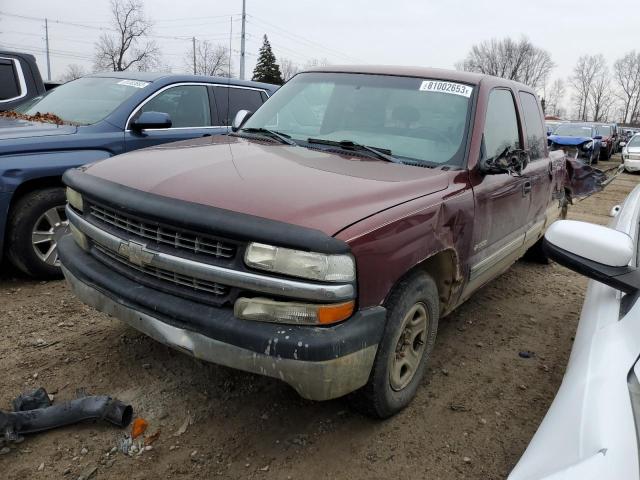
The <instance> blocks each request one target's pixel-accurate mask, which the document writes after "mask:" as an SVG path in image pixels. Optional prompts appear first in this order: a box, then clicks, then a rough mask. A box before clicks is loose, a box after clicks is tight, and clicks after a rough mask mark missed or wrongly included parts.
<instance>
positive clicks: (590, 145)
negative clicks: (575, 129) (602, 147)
mask: <svg viewBox="0 0 640 480" xmlns="http://www.w3.org/2000/svg"><path fill="white" fill-rule="evenodd" d="M592 148H593V142H587V143H585V144H583V145H582V149H583V150H591V149H592Z"/></svg>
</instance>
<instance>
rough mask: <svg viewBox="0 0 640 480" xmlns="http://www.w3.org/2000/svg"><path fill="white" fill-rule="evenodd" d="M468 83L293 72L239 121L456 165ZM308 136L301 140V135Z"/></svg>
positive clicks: (414, 159)
mask: <svg viewBox="0 0 640 480" xmlns="http://www.w3.org/2000/svg"><path fill="white" fill-rule="evenodd" d="M472 93H473V87H471V86H469V85H465V84H461V83H456V82H449V81H443V80H432V79H424V78H413V77H394V76H388V75H366V74H352V73H324V72H310V73H303V74H300V75H297V76H295V77H294V78H293V79H292V80H291V81H289V82H288V83H287V84H285V85H284V86H283V87H282V88H281V89H280V90H278V92H276V94H275V95H274V96H273V97H272V98H270V99H269V100H268V101H267V102H266V103H265V104H264V105H263V106H262V107H261V108H260V109H259V110H258V111H257V112H256V113H255V114H254V115H253V116H252V117H251V118H250V119H249V120H248V121H247V123H246V124H245V125H244V126H243V129H248V130H249V129H269V130H272V131H277V132H279V133H281V134H285V135H287V136H288V137H290V138H291V139H292V140H294V141H296V142H297V143H298V144H299V145H302V146H309V147H312V148H321V143H320V142H319V141H318V140H327V141H329V142H333V143H334V145H333V147H332V148H334V149H335V142H343V143H346V142H352V143H354V144H359V145H366V146H368V147H373V148H375V149H379V150H383V151H386V152H390V154H391V155H393V156H394V157H396V158H398V159H399V160H401V161H402V160H403V159H406V160H409V161H411V163H417V162H419V163H423V164H425V165H429V166H431V165H444V164H448V165H452V166H461V165H462V164H463V161H464V151H465V145H466V142H465V139H466V137H467V125H468V117H469V112H470V108H469V107H470V104H471V96H472ZM309 139H312V140H314V141H313V142H311V143H309V142H308V140H309Z"/></svg>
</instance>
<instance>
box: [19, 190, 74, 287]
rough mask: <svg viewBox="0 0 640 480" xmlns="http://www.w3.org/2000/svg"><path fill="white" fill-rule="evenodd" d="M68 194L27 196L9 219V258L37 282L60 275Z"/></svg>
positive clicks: (44, 192) (45, 192)
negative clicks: (60, 247) (61, 247)
mask: <svg viewBox="0 0 640 480" xmlns="http://www.w3.org/2000/svg"><path fill="white" fill-rule="evenodd" d="M65 203H66V199H65V194H64V189H63V188H60V187H53V188H47V189H44V190H36V191H33V192H29V193H27V194H25V195H24V196H23V197H22V198H20V199H19V200H18V201H17V202H16V204H15V205H14V206H13V208H12V210H11V213H10V216H9V225H8V228H9V238H8V240H9V241H8V252H7V253H8V257H9V260H10V261H11V263H13V264H14V265H15V266H16V267H17V268H18V269H20V270H22V271H23V272H24V273H26V274H27V275H30V276H33V277H38V278H56V277H59V276H60V275H61V271H60V260H59V259H58V240H59V239H60V238H61V237H62V236H63V235H65V234H66V233H67V232H68V228H69V222H68V220H67V217H66V215H65V210H64V208H65Z"/></svg>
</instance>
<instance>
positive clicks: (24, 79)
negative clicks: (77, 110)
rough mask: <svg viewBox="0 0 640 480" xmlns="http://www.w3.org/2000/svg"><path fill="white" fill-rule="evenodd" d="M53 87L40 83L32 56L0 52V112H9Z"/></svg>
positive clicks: (39, 76) (40, 79) (38, 72)
mask: <svg viewBox="0 0 640 480" xmlns="http://www.w3.org/2000/svg"><path fill="white" fill-rule="evenodd" d="M55 86H56V84H54V83H51V84H45V82H43V81H42V76H41V75H40V70H39V69H38V65H37V63H36V58H35V57H34V56H33V55H30V54H28V53H18V52H7V51H0V111H4V110H11V109H12V108H15V107H16V106H18V105H20V104H21V103H23V102H25V101H27V100H29V99H31V98H33V97H36V96H38V95H42V94H43V93H45V92H46V91H47V90H50V89H51V88H54V87H55Z"/></svg>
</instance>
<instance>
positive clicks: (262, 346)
mask: <svg viewBox="0 0 640 480" xmlns="http://www.w3.org/2000/svg"><path fill="white" fill-rule="evenodd" d="M565 175H566V165H565V158H564V156H563V154H562V152H551V153H550V152H548V151H547V145H546V135H545V130H544V123H543V116H542V110H541V108H540V104H539V102H538V99H537V98H536V96H535V93H534V92H533V90H531V89H530V88H529V87H527V86H525V85H522V84H519V83H514V82H511V81H507V80H504V79H499V78H495V77H490V76H485V75H478V74H472V73H465V72H456V71H446V70H436V69H426V68H402V67H362V66H358V67H335V66H331V67H325V68H320V69H317V70H314V71H309V72H305V73H300V74H298V75H296V76H295V77H294V78H293V79H292V80H290V81H289V82H288V83H287V84H286V85H285V86H283V87H282V88H281V89H280V90H279V91H278V92H277V93H276V94H275V95H274V96H273V97H272V98H271V99H269V100H268V101H267V102H266V103H265V104H264V105H263V106H262V107H261V108H260V109H259V110H257V111H256V112H255V113H253V114H252V115H251V113H250V112H246V111H244V112H239V114H238V116H237V118H236V121H235V122H234V133H231V134H230V135H228V136H214V137H208V138H200V139H195V140H189V141H186V142H180V143H175V144H170V145H163V146H160V147H155V148H150V149H145V150H140V151H137V152H133V153H127V154H124V155H119V156H117V157H114V158H112V159H109V160H105V161H102V162H98V163H94V164H92V165H89V166H86V167H83V168H81V169H78V170H70V171H67V173H66V174H65V176H64V181H65V183H66V185H67V187H68V188H67V198H68V202H69V203H68V206H67V216H68V218H69V221H70V227H71V232H72V235H70V236H67V237H65V238H63V239H62V240H61V242H60V245H59V251H60V258H61V262H62V266H63V271H64V274H65V276H66V278H67V280H68V282H69V284H70V285H71V287H72V289H73V291H74V292H75V293H76V295H77V296H78V297H79V298H80V299H81V300H82V301H84V302H85V303H87V304H89V305H92V306H94V307H96V308H97V309H99V310H101V311H103V312H106V313H109V314H111V315H113V316H114V317H117V318H119V319H121V320H122V321H124V322H126V323H128V324H129V325H131V326H133V327H134V328H136V329H138V330H140V331H142V332H144V333H146V334H148V335H149V336H151V337H153V338H155V339H156V340H158V341H160V342H163V343H165V344H167V345H170V346H172V347H175V348H177V349H179V350H182V351H184V352H187V353H189V354H191V355H194V356H195V357H197V358H200V359H204V360H208V361H211V362H215V363H218V364H222V365H226V366H229V367H233V368H238V369H241V370H246V371H250V372H255V373H258V374H262V375H268V376H271V377H275V378H279V379H281V380H283V381H284V382H287V383H288V384H290V385H291V386H292V387H293V388H294V389H296V390H297V391H298V393H299V394H300V395H302V396H303V397H305V398H309V399H314V400H326V399H331V398H336V397H340V396H343V395H346V394H349V393H351V394H352V395H351V398H352V400H353V402H354V404H355V405H356V406H358V407H359V408H360V409H362V410H363V411H365V412H367V413H369V414H371V415H374V416H377V417H387V416H390V415H392V414H394V413H396V412H398V411H399V410H400V409H402V408H403V407H405V406H406V405H407V404H408V403H409V402H410V401H411V399H412V397H413V396H414V395H415V393H416V390H417V389H418V387H419V385H420V383H421V379H422V377H423V375H424V372H425V369H426V367H427V363H428V359H429V355H430V353H431V350H432V348H433V345H434V342H435V338H436V331H437V327H438V322H439V320H440V319H441V318H442V317H443V316H445V315H447V314H448V313H449V312H451V311H452V310H453V309H454V308H456V306H458V305H460V304H461V303H462V302H464V301H465V300H466V299H467V298H469V296H470V295H471V294H472V293H473V292H474V291H476V290H478V288H480V287H481V286H482V285H484V284H486V283H487V282H488V281H490V280H491V279H493V278H495V277H496V276H497V275H499V274H500V273H502V272H503V271H505V270H506V269H507V268H509V266H510V265H511V264H513V263H514V262H515V261H516V260H517V259H518V258H519V257H520V256H522V255H523V254H524V253H525V252H526V251H527V250H530V251H532V253H533V254H534V255H538V256H541V255H542V251H541V250H538V249H537V246H538V245H539V240H540V238H541V237H542V235H543V233H544V231H545V229H546V228H547V226H548V225H549V224H550V223H551V222H553V221H554V219H556V218H557V217H558V216H560V215H561V214H562V212H563V208H564V207H565V204H566V198H567V197H566V194H565V186H564V183H565Z"/></svg>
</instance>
